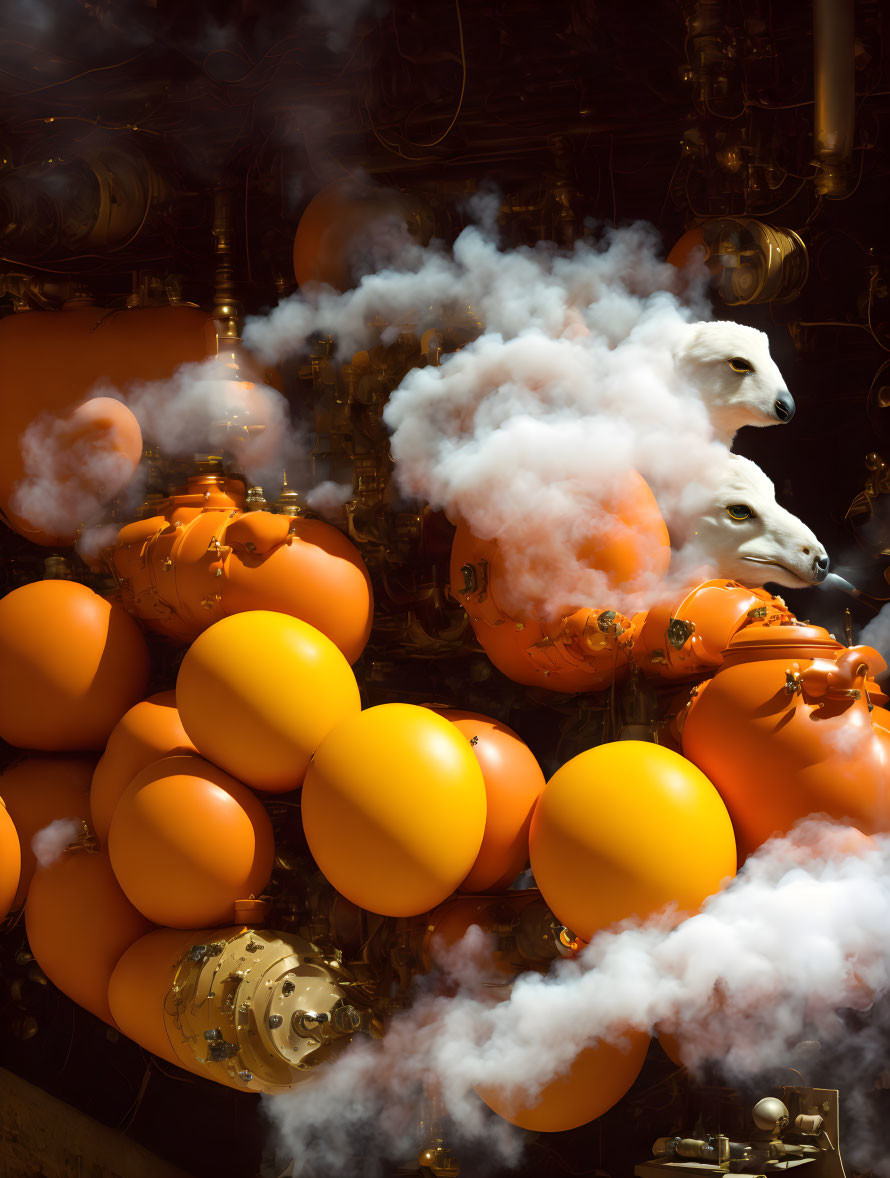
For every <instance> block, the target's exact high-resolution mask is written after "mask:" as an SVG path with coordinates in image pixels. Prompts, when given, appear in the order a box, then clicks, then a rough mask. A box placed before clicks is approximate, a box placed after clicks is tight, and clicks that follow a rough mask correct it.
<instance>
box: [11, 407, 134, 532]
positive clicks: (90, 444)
mask: <svg viewBox="0 0 890 1178" xmlns="http://www.w3.org/2000/svg"><path fill="white" fill-rule="evenodd" d="M93 400H95V398H94V399H93ZM89 404H90V403H89V402H85V407H86V408H87V412H89V408H88V407H89ZM80 408H81V407H78V409H76V410H74V411H73V413H66V414H64V415H62V416H54V415H52V414H49V413H42V414H40V416H38V417H37V418H35V420H34V421H32V422H31V424H30V425H29V426H28V428H27V429H26V430H25V432H24V434H22V436H21V438H20V441H19V445H20V448H21V454H22V464H23V467H24V478H23V479H21V480H20V481H19V482H18V483H17V484H16V486H15V489H14V490H13V493H12V495H11V497H10V508H11V509H12V511H13V512H14V513H15V514H16V515H17V516H19V517H20V518H21V519H22V520H25V521H27V524H29V525H30V526H31V527H32V528H34V529H37V530H39V531H43V532H46V533H48V534H49V535H51V536H61V537H69V536H73V535H74V534H75V533H76V532H77V531H78V529H79V528H81V527H83V526H89V525H91V524H93V523H95V522H96V521H97V520H99V519H101V518H102V516H103V515H104V513H105V510H106V507H107V505H108V503H109V502H110V500H112V499H113V498H114V497H115V496H116V495H117V494H118V492H120V491H121V490H122V489H123V488H124V487H125V486H126V484H127V483H128V482H129V481H130V479H131V477H132V475H133V460H131V458H130V457H128V456H127V454H125V453H124V452H123V451H122V450H121V449H119V448H117V446H116V445H115V444H113V440H112V439H111V437H110V432H109V430H108V429H107V428H104V427H103V425H102V423H101V422H100V421H97V422H96V423H95V425H94V428H84V426H83V423H82V422H81V423H78V414H79V412H80ZM75 423H77V424H75ZM78 425H79V428H78Z"/></svg>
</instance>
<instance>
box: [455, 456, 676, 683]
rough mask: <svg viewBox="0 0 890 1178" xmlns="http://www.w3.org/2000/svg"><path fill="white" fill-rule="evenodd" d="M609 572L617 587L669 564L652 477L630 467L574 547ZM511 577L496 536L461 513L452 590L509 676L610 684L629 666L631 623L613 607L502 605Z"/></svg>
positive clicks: (592, 565) (583, 559) (585, 562)
mask: <svg viewBox="0 0 890 1178" xmlns="http://www.w3.org/2000/svg"><path fill="white" fill-rule="evenodd" d="M573 555H574V558H575V560H577V561H578V563H579V564H580V565H582V567H586V568H589V569H592V570H593V569H595V570H597V571H598V572H601V573H603V574H604V575H605V576H606V577H608V580H609V583H610V585H611V586H614V588H615V591H616V595H619V594H620V593H621V591H622V590H623V589H624V590H627V589H628V588H630V589H632V588H633V586H634V584H635V581H636V578H637V577H638V575H639V570H640V569H641V568H644V569H647V570H649V574H650V577H651V579H652V581H653V582H657V581H658V580H659V579H660V578H661V577H663V576H664V574H665V573H666V572H667V568H668V565H669V563H670V539H669V537H668V531H667V528H666V526H665V523H664V520H663V519H662V517H661V513H660V511H659V510H658V505H657V503H656V502H655V497H654V495H653V494H652V492H651V490H650V489H649V486H648V484H647V483H646V482H645V481H644V480H643V479H642V478H641V477H640V476H639V475H638V474H637V473H636V472H635V471H629V472H628V473H627V475H626V476H625V478H624V480H623V482H622V486H621V488H620V489H619V491H618V492H616V495H615V499H614V502H613V503H612V504H607V505H605V506H604V510H603V513H602V516H601V518H599V519H597V520H593V521H591V527H590V532H589V534H588V536H587V537H586V538H585V540H584V541H583V543H582V544H580V545H578V547H577V549H576V551H575V553H574V554H573ZM508 588H509V586H508V577H507V574H506V572H505V568H504V560H503V554H502V553H501V551H500V549H499V545H498V542H497V541H496V540H481V539H480V538H479V537H477V536H475V535H474V534H473V533H472V531H471V530H470V528H469V527H468V526H467V524H466V523H465V522H463V521H460V522H459V523H458V525H457V532H456V534H455V537H454V543H453V545H452V550H451V592H452V594H453V595H454V596H455V598H456V599H457V600H458V601H459V602H461V604H462V605H463V606H464V608H465V609H466V611H467V613H468V615H469V617H470V622H471V623H472V626H473V631H474V633H475V634H476V637H477V639H478V640H479V644H480V645H481V647H482V649H483V650H484V651H485V653H486V654H487V655H488V657H489V658H490V659H491V661H492V662H493V663H494V665H495V666H496V667H497V668H498V670H499V671H501V672H503V674H505V675H506V676H507V677H508V678H509V679H513V680H514V681H515V682H517V683H524V684H526V685H527V686H529V687H546V688H548V689H549V690H551V691H562V692H566V693H574V692H579V691H597V690H600V689H601V688H603V687H607V686H608V685H609V684H610V683H611V682H612V681H613V680H614V678H615V676H616V674H617V673H618V672H620V671H621V670H623V669H624V668H626V666H627V663H628V659H629V654H630V640H631V638H632V633H633V631H632V626H631V622H630V620H629V619H628V618H626V617H623V616H622V615H621V614H618V613H616V611H615V610H613V609H609V608H608V603H604V605H605V606H606V608H603V609H586V608H584V609H576V610H567V612H566V613H565V614H564V615H563V616H562V617H557V618H555V619H553V620H552V621H548V620H546V619H544V618H542V617H535V616H530V614H529V613H527V612H521V611H516V610H509V609H507V608H506V607H505V606H504V604H503V603H504V600H505V598H506V596H507V592H508Z"/></svg>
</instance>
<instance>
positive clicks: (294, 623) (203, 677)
mask: <svg viewBox="0 0 890 1178" xmlns="http://www.w3.org/2000/svg"><path fill="white" fill-rule="evenodd" d="M176 705H177V707H178V709H179V715H180V718H181V720H182V725H183V727H184V728H185V730H186V732H187V733H188V736H189V739H190V740H191V741H192V742H193V743H194V745H195V747H196V748H197V749H198V751H199V752H200V753H201V755H202V756H204V757H206V758H207V760H208V761H213V762H214V763H215V764H216V765H219V767H220V768H221V769H225V771H226V772H227V773H231V775H232V776H233V777H236V778H237V779H238V780H239V781H243V782H244V783H245V784H246V785H250V786H253V788H254V789H259V790H267V791H269V792H271V793H284V792H286V791H287V790H291V789H296V788H297V787H298V786H299V785H300V784H301V782H302V780H303V776H304V774H305V772H306V768H307V766H308V764H309V758H310V757H311V756H312V754H313V753H314V752H315V750H316V748H317V747H318V746H319V744H320V743H321V742H322V740H323V739H324V738H325V736H327V734H328V733H329V732H330V730H331V729H332V728H333V727H334V726H335V725H336V724H338V723H340V721H341V720H344V719H346V718H347V717H349V716H353V715H355V714H357V713H358V711H359V709H360V708H361V700H360V698H359V691H358V684H357V683H356V681H355V675H353V673H352V668H351V667H350V665H349V663H348V662H347V661H346V659H345V658H344V656H343V655H342V654H341V653H340V651H339V650H338V649H337V647H336V646H335V645H334V644H333V642H331V640H330V638H326V637H325V636H324V634H322V633H321V632H320V631H318V630H316V629H315V628H314V627H313V626H310V625H308V624H307V623H306V622H301V621H299V619H297V618H292V617H289V616H288V615H287V614H279V613H273V612H271V611H270V610H251V611H249V612H246V613H241V614H233V615H232V616H231V617H228V618H223V619H222V620H221V621H219V622H216V624H215V625H213V626H211V627H210V629H209V630H205V631H204V633H203V634H200V635H199V636H198V637H197V638H196V639H195V641H194V642H193V643H192V645H191V646H190V647H189V649H188V651H187V652H186V655H185V658H184V659H183V660H182V666H181V667H180V669H179V676H178V678H177V680H176Z"/></svg>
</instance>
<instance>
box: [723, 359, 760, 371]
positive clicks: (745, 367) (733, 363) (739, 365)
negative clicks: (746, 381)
mask: <svg viewBox="0 0 890 1178" xmlns="http://www.w3.org/2000/svg"><path fill="white" fill-rule="evenodd" d="M729 367H730V368H731V369H732V370H733V372H740V373H745V372H753V371H754V366H753V364H749V363H748V361H747V360H745V359H744V358H743V357H742V356H733V357H732V359H731V360H730V361H729Z"/></svg>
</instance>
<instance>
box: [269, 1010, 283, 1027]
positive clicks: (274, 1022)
mask: <svg viewBox="0 0 890 1178" xmlns="http://www.w3.org/2000/svg"><path fill="white" fill-rule="evenodd" d="M282 1021H283V1020H282V1018H281V1015H280V1014H272V1015H270V1016H269V1029H270V1030H272V1031H274V1030H275V1029H276V1027H280V1026H281V1023H282Z"/></svg>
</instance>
